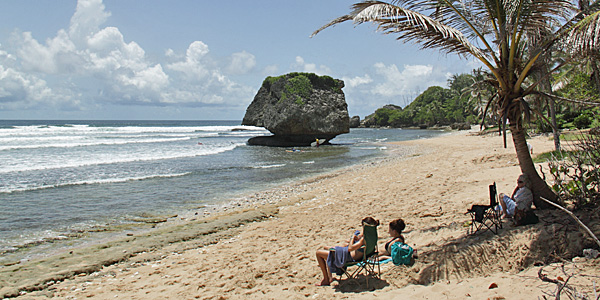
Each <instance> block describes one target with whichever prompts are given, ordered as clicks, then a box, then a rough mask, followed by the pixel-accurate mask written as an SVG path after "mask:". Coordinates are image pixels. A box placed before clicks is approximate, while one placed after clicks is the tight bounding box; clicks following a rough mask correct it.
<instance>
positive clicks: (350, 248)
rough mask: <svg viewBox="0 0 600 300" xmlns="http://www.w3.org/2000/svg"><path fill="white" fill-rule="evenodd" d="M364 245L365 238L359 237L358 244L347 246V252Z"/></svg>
mask: <svg viewBox="0 0 600 300" xmlns="http://www.w3.org/2000/svg"><path fill="white" fill-rule="evenodd" d="M364 244H365V238H364V237H363V236H360V240H359V241H358V242H356V243H354V244H351V245H349V246H348V251H350V252H352V251H354V250H356V249H358V248H360V247H362V246H363V245H364Z"/></svg>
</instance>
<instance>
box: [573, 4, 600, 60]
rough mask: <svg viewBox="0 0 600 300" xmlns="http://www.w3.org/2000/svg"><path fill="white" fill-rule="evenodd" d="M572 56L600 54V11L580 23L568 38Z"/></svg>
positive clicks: (574, 27)
mask: <svg viewBox="0 0 600 300" xmlns="http://www.w3.org/2000/svg"><path fill="white" fill-rule="evenodd" d="M567 43H568V44H569V48H570V50H571V54H578V55H590V54H596V55H597V54H598V51H599V49H600V11H597V12H595V13H593V14H591V15H589V16H587V17H585V18H584V19H583V20H581V21H579V22H578V23H577V24H576V25H575V26H573V28H572V30H571V31H570V32H569V35H568V37H567Z"/></svg>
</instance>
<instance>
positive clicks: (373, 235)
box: [330, 223, 380, 287]
mask: <svg viewBox="0 0 600 300" xmlns="http://www.w3.org/2000/svg"><path fill="white" fill-rule="evenodd" d="M363 236H364V238H365V245H364V246H362V249H364V255H363V257H362V259H361V260H359V261H353V262H347V263H345V264H344V267H343V270H344V274H346V276H347V277H348V278H349V279H356V278H357V277H358V275H359V274H360V273H361V272H362V271H365V277H366V279H367V287H369V276H373V277H375V278H379V273H380V268H379V261H378V260H377V256H378V253H377V239H378V237H377V226H375V225H369V224H364V223H363ZM330 251H333V250H330ZM352 266H357V269H356V270H354V272H349V271H348V267H352ZM375 266H377V272H376V271H375Z"/></svg>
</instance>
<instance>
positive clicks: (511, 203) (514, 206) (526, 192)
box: [498, 174, 533, 218]
mask: <svg viewBox="0 0 600 300" xmlns="http://www.w3.org/2000/svg"><path fill="white" fill-rule="evenodd" d="M530 187H531V183H530V182H529V177H527V175H525V174H521V175H520V176H519V178H518V179H517V187H516V188H515V190H514V191H513V194H512V196H510V197H509V196H508V195H505V194H503V193H500V194H499V195H498V196H499V198H500V207H499V208H502V211H501V214H502V217H503V218H509V217H513V216H514V215H515V213H516V212H517V211H527V210H530V209H531V204H532V203H533V193H532V192H531V189H530Z"/></svg>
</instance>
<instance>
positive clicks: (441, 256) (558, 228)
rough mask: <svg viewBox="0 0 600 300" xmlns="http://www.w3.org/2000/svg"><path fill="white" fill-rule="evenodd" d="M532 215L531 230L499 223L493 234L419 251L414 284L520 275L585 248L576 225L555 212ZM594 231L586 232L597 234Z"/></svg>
mask: <svg viewBox="0 0 600 300" xmlns="http://www.w3.org/2000/svg"><path fill="white" fill-rule="evenodd" d="M536 213H537V214H538V215H539V217H540V222H539V223H537V224H534V225H526V226H518V227H515V226H513V225H512V224H511V223H507V222H505V223H504V224H503V228H502V229H500V230H499V231H498V234H493V233H492V232H490V231H485V232H478V233H475V234H471V235H467V234H466V232H465V234H464V235H461V236H459V237H457V238H454V239H451V240H446V241H445V242H444V243H443V244H441V245H439V246H436V247H435V248H433V249H431V250H428V251H419V257H418V259H417V260H416V264H415V266H416V268H417V270H418V274H417V276H416V278H415V280H416V282H417V283H419V284H424V285H427V284H430V283H432V282H436V281H440V280H444V279H447V280H448V279H461V278H465V277H472V276H482V275H489V274H492V273H496V272H507V271H508V272H520V271H522V270H524V269H526V268H529V267H532V266H535V265H543V264H548V263H552V262H555V261H557V260H560V259H570V258H572V257H574V256H576V255H577V254H578V253H579V254H580V253H581V251H582V249H584V248H583V247H585V245H589V244H590V243H588V242H586V238H585V236H583V234H582V233H581V232H580V231H579V229H578V228H577V224H575V222H573V221H572V220H570V219H569V218H568V217H564V216H562V215H561V213H560V212H558V211H557V210H536ZM595 224H598V222H595ZM593 227H594V226H593ZM598 227H599V226H595V229H596V230H594V229H592V231H596V232H597V231H598ZM436 228H437V226H434V227H432V228H426V229H422V230H421V231H423V232H426V231H430V230H432V229H433V230H435V229H436ZM414 270H415V269H413V271H414Z"/></svg>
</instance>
